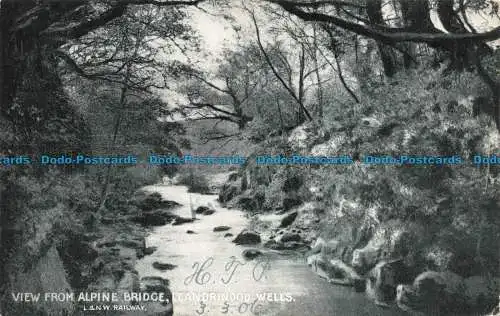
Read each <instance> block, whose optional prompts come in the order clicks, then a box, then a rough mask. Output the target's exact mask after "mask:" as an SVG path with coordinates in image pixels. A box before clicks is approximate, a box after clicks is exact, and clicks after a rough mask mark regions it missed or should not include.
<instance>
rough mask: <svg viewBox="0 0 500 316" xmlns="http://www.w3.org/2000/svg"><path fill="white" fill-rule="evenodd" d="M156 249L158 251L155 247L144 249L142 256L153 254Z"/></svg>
mask: <svg viewBox="0 0 500 316" xmlns="http://www.w3.org/2000/svg"><path fill="white" fill-rule="evenodd" d="M157 249H158V248H157V247H147V248H146V249H144V255H145V256H148V255H151V254H153V252H155V251H156V250H157Z"/></svg>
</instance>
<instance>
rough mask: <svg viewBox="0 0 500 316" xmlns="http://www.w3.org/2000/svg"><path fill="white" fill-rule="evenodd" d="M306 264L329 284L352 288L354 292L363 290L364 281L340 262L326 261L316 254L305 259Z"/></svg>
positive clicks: (336, 260)
mask: <svg viewBox="0 0 500 316" xmlns="http://www.w3.org/2000/svg"><path fill="white" fill-rule="evenodd" d="M307 264H308V265H309V266H310V267H311V268H312V270H313V271H314V272H315V273H316V274H318V275H319V276H321V277H323V278H325V279H327V280H328V281H329V282H331V283H334V284H339V285H347V286H354V288H355V289H356V291H363V290H364V284H365V282H364V279H363V278H362V277H360V276H359V275H358V274H357V273H356V271H354V269H353V268H351V267H349V266H348V265H347V264H345V263H344V262H342V261H341V260H338V259H332V260H327V259H326V258H325V257H324V256H323V255H322V254H320V253H316V254H313V255H310V256H309V257H307Z"/></svg>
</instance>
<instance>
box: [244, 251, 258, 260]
mask: <svg viewBox="0 0 500 316" xmlns="http://www.w3.org/2000/svg"><path fill="white" fill-rule="evenodd" d="M260 255H262V251H260V250H259V249H245V250H243V257H244V258H245V259H248V260H252V259H254V258H257V257H258V256H260Z"/></svg>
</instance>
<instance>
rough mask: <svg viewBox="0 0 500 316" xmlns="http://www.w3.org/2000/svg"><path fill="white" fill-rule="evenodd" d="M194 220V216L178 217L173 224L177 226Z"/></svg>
mask: <svg viewBox="0 0 500 316" xmlns="http://www.w3.org/2000/svg"><path fill="white" fill-rule="evenodd" d="M192 222H194V219H193V218H187V217H177V218H176V219H175V220H174V222H173V223H172V225H174V226H177V225H182V224H186V223H192Z"/></svg>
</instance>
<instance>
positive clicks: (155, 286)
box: [140, 276, 170, 292]
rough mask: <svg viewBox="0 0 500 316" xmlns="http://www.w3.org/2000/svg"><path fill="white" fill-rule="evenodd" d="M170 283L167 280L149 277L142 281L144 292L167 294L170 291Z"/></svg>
mask: <svg viewBox="0 0 500 316" xmlns="http://www.w3.org/2000/svg"><path fill="white" fill-rule="evenodd" d="M169 283H170V282H169V281H168V280H167V279H164V278H161V277H156V276H147V277H143V278H142V279H141V282H140V284H141V289H142V290H143V291H144V292H166V291H168V286H169Z"/></svg>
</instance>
